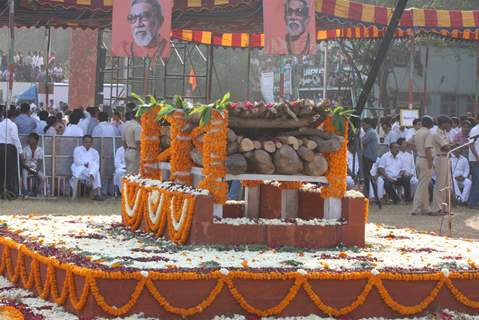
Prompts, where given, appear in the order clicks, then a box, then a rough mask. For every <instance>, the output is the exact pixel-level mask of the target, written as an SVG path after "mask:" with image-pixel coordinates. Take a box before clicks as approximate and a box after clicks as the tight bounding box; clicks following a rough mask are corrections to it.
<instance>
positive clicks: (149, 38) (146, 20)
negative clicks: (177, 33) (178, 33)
mask: <svg viewBox="0 0 479 320" xmlns="http://www.w3.org/2000/svg"><path fill="white" fill-rule="evenodd" d="M171 5H172V2H171V0H126V1H125V0H115V2H114V9H113V39H112V40H113V41H112V42H113V55H114V56H123V57H156V56H158V55H159V56H161V57H163V58H166V57H167V56H168V52H169V34H170V32H171ZM115 6H116V7H115ZM167 29H168V30H167Z"/></svg>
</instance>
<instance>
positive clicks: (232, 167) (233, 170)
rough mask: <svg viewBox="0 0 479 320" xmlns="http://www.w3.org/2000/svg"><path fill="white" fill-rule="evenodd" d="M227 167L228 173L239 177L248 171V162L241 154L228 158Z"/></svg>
mask: <svg viewBox="0 0 479 320" xmlns="http://www.w3.org/2000/svg"><path fill="white" fill-rule="evenodd" d="M225 165H226V171H227V172H228V173H230V174H234V175H239V174H243V173H245V172H246V171H248V162H247V161H246V158H245V157H244V156H243V155H242V154H240V153H235V154H232V155H229V156H228V158H226V162H225Z"/></svg>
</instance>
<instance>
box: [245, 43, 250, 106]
mask: <svg viewBox="0 0 479 320" xmlns="http://www.w3.org/2000/svg"><path fill="white" fill-rule="evenodd" d="M250 76H251V47H250V46H248V75H247V78H246V100H247V101H249V100H250V81H251V80H250Z"/></svg>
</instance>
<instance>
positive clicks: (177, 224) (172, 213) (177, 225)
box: [170, 197, 190, 232]
mask: <svg viewBox="0 0 479 320" xmlns="http://www.w3.org/2000/svg"><path fill="white" fill-rule="evenodd" d="M174 201H175V197H172V198H171V202H170V217H171V222H172V223H173V229H175V231H177V232H178V231H180V230H181V229H182V228H183V224H184V223H185V219H186V216H187V214H188V206H189V204H190V200H189V199H185V200H183V207H182V209H181V217H180V221H177V220H176V218H175V205H174Z"/></svg>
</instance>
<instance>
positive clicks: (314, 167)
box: [304, 154, 328, 177]
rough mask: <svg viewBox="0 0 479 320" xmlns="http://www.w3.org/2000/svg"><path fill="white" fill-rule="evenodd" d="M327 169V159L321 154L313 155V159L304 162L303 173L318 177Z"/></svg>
mask: <svg viewBox="0 0 479 320" xmlns="http://www.w3.org/2000/svg"><path fill="white" fill-rule="evenodd" d="M326 171H328V161H327V160H326V159H325V158H324V157H323V156H321V155H319V154H317V155H315V156H314V159H313V161H311V162H305V163H304V174H305V175H308V176H315V177H319V176H322V175H324V174H325V173H326Z"/></svg>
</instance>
